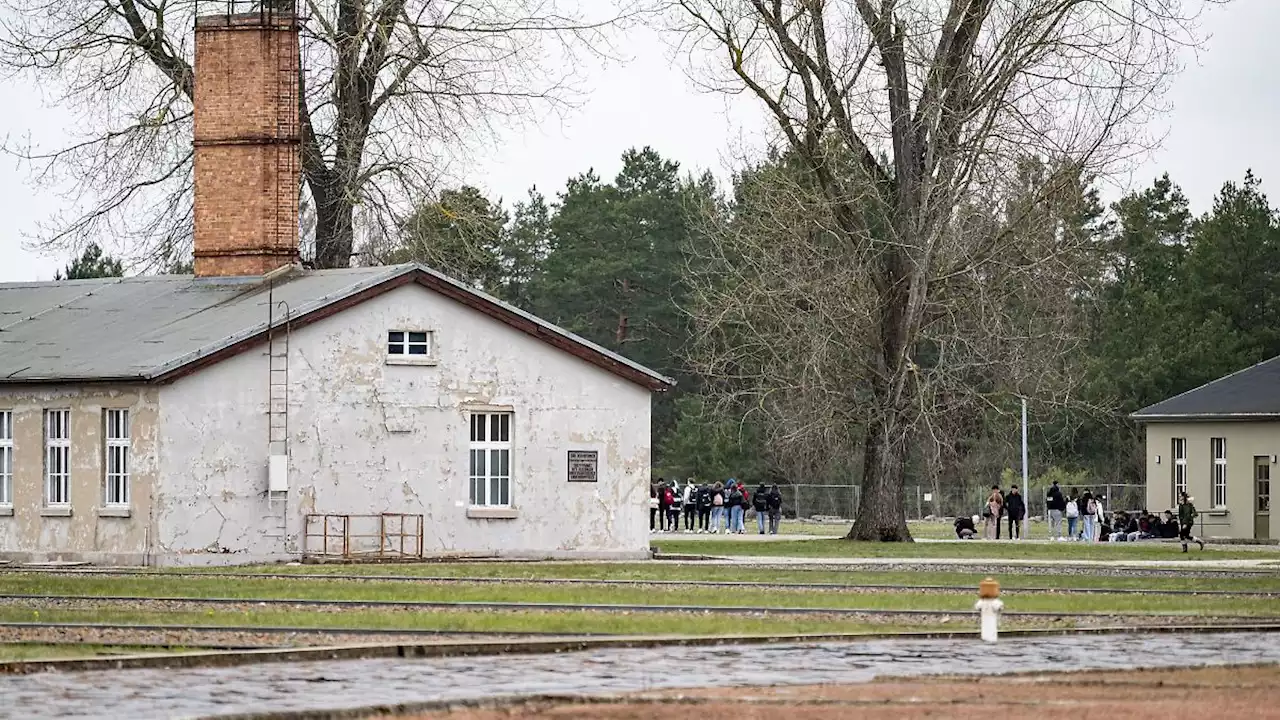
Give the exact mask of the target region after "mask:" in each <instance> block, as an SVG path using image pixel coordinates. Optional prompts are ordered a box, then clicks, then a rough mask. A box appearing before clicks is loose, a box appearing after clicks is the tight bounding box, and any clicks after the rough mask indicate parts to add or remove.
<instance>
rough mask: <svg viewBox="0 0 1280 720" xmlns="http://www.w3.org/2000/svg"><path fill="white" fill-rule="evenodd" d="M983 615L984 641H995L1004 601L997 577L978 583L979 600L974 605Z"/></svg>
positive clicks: (981, 615)
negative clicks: (1001, 597)
mask: <svg viewBox="0 0 1280 720" xmlns="http://www.w3.org/2000/svg"><path fill="white" fill-rule="evenodd" d="M973 609H974V610H977V611H978V613H979V614H980V617H981V628H982V641H983V642H995V641H996V635H997V634H998V633H999V627H1000V612H1001V611H1002V610H1003V609H1004V603H1003V602H1001V601H1000V583H998V582H996V580H995V578H987V579H986V580H983V581H982V582H981V583H980V584H979V585H978V602H977V604H976V605H974V606H973Z"/></svg>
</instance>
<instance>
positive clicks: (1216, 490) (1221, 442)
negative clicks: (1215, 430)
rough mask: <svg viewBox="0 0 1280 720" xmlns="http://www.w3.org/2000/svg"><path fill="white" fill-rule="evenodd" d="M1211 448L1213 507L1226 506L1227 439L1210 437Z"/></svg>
mask: <svg viewBox="0 0 1280 720" xmlns="http://www.w3.org/2000/svg"><path fill="white" fill-rule="evenodd" d="M1209 445H1210V447H1211V448H1212V450H1213V507H1215V508H1224V507H1226V506H1227V439H1226V438H1212V439H1210V440H1209Z"/></svg>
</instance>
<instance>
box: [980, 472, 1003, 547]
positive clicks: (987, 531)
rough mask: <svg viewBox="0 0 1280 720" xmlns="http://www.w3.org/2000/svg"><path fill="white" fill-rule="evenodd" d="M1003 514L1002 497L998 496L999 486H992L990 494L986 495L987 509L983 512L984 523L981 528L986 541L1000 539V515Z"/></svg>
mask: <svg viewBox="0 0 1280 720" xmlns="http://www.w3.org/2000/svg"><path fill="white" fill-rule="evenodd" d="M1003 512H1004V496H1003V495H1001V494H1000V486H999V485H992V486H991V494H990V495H987V507H986V509H985V510H984V511H983V517H984V518H985V519H986V523H985V524H984V526H983V531H984V536H985V537H986V538H987V539H988V540H999V539H1000V514H1001V513H1003Z"/></svg>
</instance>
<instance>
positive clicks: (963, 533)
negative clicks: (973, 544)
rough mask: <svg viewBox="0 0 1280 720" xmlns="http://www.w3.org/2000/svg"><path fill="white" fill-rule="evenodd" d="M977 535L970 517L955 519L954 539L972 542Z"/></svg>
mask: <svg viewBox="0 0 1280 720" xmlns="http://www.w3.org/2000/svg"><path fill="white" fill-rule="evenodd" d="M977 534H978V529H977V527H975V526H974V524H973V518H971V517H959V518H956V537H958V538H960V539H961V540H972V539H973V538H974V537H976V536H977Z"/></svg>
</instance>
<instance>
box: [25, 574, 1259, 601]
mask: <svg viewBox="0 0 1280 720" xmlns="http://www.w3.org/2000/svg"><path fill="white" fill-rule="evenodd" d="M4 574H50V575H71V576H75V575H83V576H90V577H156V578H219V579H247V580H303V581H325V580H328V581H340V582H403V583H422V584H437V585H440V584H443V585H449V584H456V585H463V584H480V585H484V584H490V585H513V584H514V585H549V586H550V585H569V586H574V585H577V586H615V587H618V586H621V587H638V586H656V587H678V588H719V589H743V590H748V589H758V590H824V591H837V592H838V591H845V592H868V591H870V592H913V591H915V592H920V591H923V592H957V593H970V594H972V593H973V592H975V588H974V586H972V585H895V584H875V583H873V584H856V583H789V582H759V581H736V580H620V579H608V578H514V577H455V576H438V575H362V574H329V573H232V572H207V573H183V572H156V571H146V570H140V571H130V570H70V569H67V570H62V569H59V570H43V569H35V570H32V569H26V568H23V569H18V568H13V569H8V570H5V571H3V572H0V576H2V575H4ZM1264 574H1265V573H1264ZM1002 592H1004V593H1007V594H1010V595H1013V594H1018V593H1048V594H1076V595H1078V594H1084V595H1170V596H1186V595H1203V596H1210V597H1212V596H1229V597H1278V596H1280V589H1277V590H1274V591H1265V590H1146V589H1141V588H1085V587H1065V588H1055V587H1047V586H1026V587H1017V586H1004V587H1003V588H1002Z"/></svg>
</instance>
